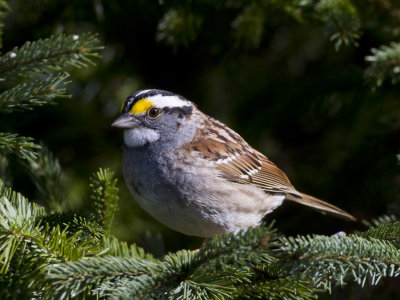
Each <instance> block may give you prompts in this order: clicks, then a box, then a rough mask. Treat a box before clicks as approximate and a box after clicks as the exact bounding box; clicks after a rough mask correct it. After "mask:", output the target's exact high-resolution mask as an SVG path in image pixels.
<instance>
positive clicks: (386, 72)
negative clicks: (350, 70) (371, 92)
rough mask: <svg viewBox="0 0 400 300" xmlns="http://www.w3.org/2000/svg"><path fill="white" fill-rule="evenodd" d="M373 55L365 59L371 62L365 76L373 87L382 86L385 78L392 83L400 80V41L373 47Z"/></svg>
mask: <svg viewBox="0 0 400 300" xmlns="http://www.w3.org/2000/svg"><path fill="white" fill-rule="evenodd" d="M371 52H372V55H369V56H366V57H365V60H366V61H367V62H368V63H369V64H370V65H369V66H368V67H367V69H366V70H365V72H364V76H365V78H366V80H367V82H368V83H370V84H371V85H372V87H373V88H377V87H380V86H381V85H382V84H383V82H384V81H385V80H390V81H391V83H392V84H396V83H398V82H399V81H400V43H391V44H390V46H385V45H384V46H381V47H379V48H373V49H371Z"/></svg>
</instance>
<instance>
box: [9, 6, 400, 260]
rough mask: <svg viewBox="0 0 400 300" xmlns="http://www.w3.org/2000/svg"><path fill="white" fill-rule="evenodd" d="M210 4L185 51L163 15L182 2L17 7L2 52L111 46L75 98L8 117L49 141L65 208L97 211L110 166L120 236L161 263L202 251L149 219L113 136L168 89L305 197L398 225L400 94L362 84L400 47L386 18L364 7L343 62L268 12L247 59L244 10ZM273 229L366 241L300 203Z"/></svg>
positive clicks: (21, 185) (25, 186) (315, 31)
mask: <svg viewBox="0 0 400 300" xmlns="http://www.w3.org/2000/svg"><path fill="white" fill-rule="evenodd" d="M203 2H204V3H205V4H204V5H196V2H188V3H191V4H190V5H188V7H183V8H182V9H184V10H185V11H188V14H189V13H190V12H191V11H194V12H196V13H197V14H198V15H201V16H202V20H203V21H202V25H201V29H199V30H198V31H197V32H196V34H195V35H194V36H193V35H191V34H190V33H189V34H188V35H187V36H185V35H183V36H180V37H179V34H178V40H179V38H180V39H181V42H178V43H175V44H174V43H173V42H172V43H171V42H168V41H166V40H165V39H164V40H163V39H162V37H160V36H159V35H158V32H159V31H157V26H159V25H158V24H159V23H160V22H161V20H162V18H163V16H164V15H165V13H166V12H167V11H168V10H169V9H170V8H171V7H179V5H178V3H176V2H174V1H172V2H169V1H166V2H165V3H164V4H160V3H159V2H157V1H118V2H117V1H101V0H94V1H60V0H58V1H45V0H42V1H11V2H10V6H11V13H10V14H9V16H8V17H7V19H6V20H5V29H4V31H5V33H4V42H3V44H4V48H3V53H5V52H6V51H9V50H11V49H12V48H13V47H15V46H20V45H22V44H23V43H24V42H25V41H27V40H36V39H39V38H46V37H49V36H50V35H52V34H56V33H61V32H62V33H68V34H71V33H74V34H75V33H76V34H79V33H83V32H87V31H90V32H92V33H98V34H99V38H100V40H101V41H102V43H103V44H104V45H105V48H104V50H102V58H101V59H98V60H96V61H95V62H96V66H93V67H90V68H83V69H78V70H76V69H75V70H71V71H72V74H73V76H72V81H73V82H72V84H71V85H70V88H69V92H70V93H71V94H72V95H73V97H72V98H71V99H69V100H65V99H60V100H59V101H57V102H58V104H57V105H55V106H44V107H41V108H38V109H35V110H33V111H28V112H22V113H14V114H12V115H2V116H1V118H2V121H1V126H2V130H3V131H7V130H8V131H12V132H17V133H19V134H22V135H26V136H32V137H34V138H35V140H37V141H43V142H44V143H45V144H46V145H47V146H48V147H49V148H50V150H51V151H53V153H54V154H55V156H56V157H58V159H59V161H60V164H61V166H62V168H63V170H64V172H65V186H64V189H65V190H66V192H67V200H66V201H67V202H68V203H67V207H68V208H69V209H72V210H87V211H90V210H91V206H90V205H91V203H90V198H89V177H90V175H91V174H92V173H93V172H95V171H96V170H97V169H98V168H99V167H109V168H110V169H111V170H113V171H114V172H115V174H116V176H117V177H118V178H119V187H120V196H121V198H120V202H119V205H120V210H119V213H118V214H117V216H116V219H115V224H114V227H113V233H114V234H115V235H116V236H118V237H119V238H121V239H123V240H127V241H129V242H136V243H138V244H139V245H141V246H144V247H145V248H146V249H147V250H149V251H151V252H153V253H155V254H156V255H161V254H162V253H164V251H175V250H178V249H181V248H197V247H199V246H200V244H201V240H200V239H197V238H191V237H187V236H184V235H182V234H179V233H177V232H174V231H172V230H170V229H168V228H166V227H165V226H163V225H161V224H160V223H158V222H157V221H155V220H154V219H153V218H152V217H150V216H149V215H148V214H147V213H146V212H144V211H143V210H142V209H141V208H140V207H139V206H138V205H137V204H136V202H135V201H134V200H133V199H132V198H131V196H130V195H129V193H128V191H127V189H126V187H125V185H124V181H123V177H122V172H121V143H122V132H120V131H118V130H116V129H112V128H111V127H110V124H111V122H112V121H113V120H114V119H115V118H116V117H117V115H118V111H119V107H120V105H121V102H122V101H124V100H125V98H126V97H127V96H129V95H130V94H131V93H133V92H135V91H137V90H139V89H144V88H158V89H166V90H170V91H173V92H176V93H179V94H181V95H183V96H185V97H186V98H188V99H190V100H192V101H193V102H195V103H196V104H197V105H198V106H199V108H200V109H201V110H203V111H205V112H206V113H208V114H210V115H212V116H214V117H215V118H217V119H219V120H221V121H223V122H225V123H226V124H227V125H229V126H230V127H232V128H233V129H234V130H236V131H237V132H238V133H239V134H241V135H242V136H243V137H244V138H245V139H246V140H247V141H248V142H249V143H250V144H251V145H252V146H253V147H255V148H256V149H258V150H260V151H261V152H262V153H264V154H265V155H267V156H268V157H269V158H270V159H271V160H272V161H274V162H275V163H276V164H277V165H278V166H279V167H280V168H281V169H282V170H284V171H285V172H286V173H287V175H288V176H289V178H290V179H291V181H292V183H293V185H294V186H295V187H296V188H297V189H299V190H300V191H303V192H306V193H309V194H312V195H315V196H317V197H320V198H321V199H324V200H327V201H329V202H332V203H334V204H335V205H337V206H339V207H341V208H343V209H345V210H347V211H349V212H350V213H352V214H353V215H355V216H356V217H357V218H359V219H360V220H362V219H367V220H370V219H371V218H376V217H378V216H381V215H382V214H389V213H395V214H399V213H400V205H399V203H400V193H399V183H400V176H399V165H398V162H397V158H396V154H398V153H399V148H400V101H399V92H400V90H399V87H398V86H396V85H392V84H391V83H390V82H385V83H384V84H383V86H381V87H378V88H376V89H373V86H372V85H371V84H369V83H368V82H367V81H366V79H365V75H364V70H365V68H366V67H367V65H368V64H367V62H366V61H365V56H367V55H370V54H371V48H373V47H378V46H380V45H381V44H389V42H390V41H392V40H396V39H398V32H399V31H396V30H398V25H397V23H396V22H395V21H393V19H392V18H391V17H390V16H389V15H390V14H389V12H388V11H387V10H385V9H383V8H382V7H380V6H374V1H367V2H365V1H364V3H366V4H365V7H364V9H363V10H361V11H360V20H361V30H362V35H361V38H360V39H359V40H358V46H354V45H349V46H342V47H341V48H340V49H339V51H336V50H335V47H334V44H333V42H331V41H330V40H329V34H327V33H326V30H325V29H326V28H324V26H323V24H321V22H316V21H315V22H314V21H309V22H299V21H298V20H295V19H293V18H290V17H288V16H287V14H285V13H283V12H282V11H277V12H276V13H275V12H274V11H272V13H271V14H270V15H269V17H268V18H267V21H266V22H265V26H264V28H263V31H262V33H261V35H260V40H259V43H256V44H255V45H250V46H249V45H248V44H246V43H245V42H243V41H241V40H240V38H237V35H235V31H234V29H233V28H234V26H233V23H232V22H233V21H232V20H234V19H235V17H236V16H237V14H238V13H239V11H240V10H241V9H242V7H240V6H237V7H236V6H234V5H233V6H232V7H228V8H226V7H225V6H222V5H215V6H214V5H213V4H211V3H208V2H207V1H203ZM356 4H357V2H356ZM179 9H181V8H179ZM396 32H397V33H396ZM157 37H158V38H157ZM12 166H13V170H12V173H13V174H12V175H13V181H14V182H13V184H14V186H15V189H16V190H18V191H21V192H23V193H24V194H26V195H27V196H28V197H30V198H31V199H35V197H36V196H37V195H35V192H34V190H35V189H34V186H33V184H32V183H30V181H29V178H28V177H27V176H26V175H25V174H24V173H23V172H22V171H20V169H19V168H18V167H17V165H16V163H15V164H12ZM267 219H268V220H272V219H275V220H276V226H277V227H278V228H279V230H281V231H283V232H285V233H287V234H292V235H296V234H304V233H321V234H328V235H329V234H333V233H335V232H338V231H341V230H344V231H346V232H352V231H354V230H362V229H363V228H364V227H363V226H362V225H361V224H352V223H349V222H346V221H343V220H340V219H337V218H334V217H330V216H323V215H321V214H319V213H318V212H316V211H313V210H312V209H309V208H304V207H300V206H299V205H296V204H292V203H285V204H284V205H283V206H282V207H280V208H279V209H277V210H276V211H275V212H274V213H272V214H271V215H269V216H268V217H267Z"/></svg>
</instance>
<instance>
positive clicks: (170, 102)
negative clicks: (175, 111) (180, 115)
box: [148, 94, 191, 108]
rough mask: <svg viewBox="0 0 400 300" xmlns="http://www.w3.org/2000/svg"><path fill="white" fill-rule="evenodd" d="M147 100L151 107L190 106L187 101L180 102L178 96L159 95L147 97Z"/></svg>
mask: <svg viewBox="0 0 400 300" xmlns="http://www.w3.org/2000/svg"><path fill="white" fill-rule="evenodd" d="M148 100H149V101H150V102H151V103H153V105H155V106H157V107H160V108H163V107H166V106H169V107H183V106H191V104H190V102H189V101H185V100H182V99H181V98H179V97H178V96H163V95H161V94H158V95H154V96H150V97H148Z"/></svg>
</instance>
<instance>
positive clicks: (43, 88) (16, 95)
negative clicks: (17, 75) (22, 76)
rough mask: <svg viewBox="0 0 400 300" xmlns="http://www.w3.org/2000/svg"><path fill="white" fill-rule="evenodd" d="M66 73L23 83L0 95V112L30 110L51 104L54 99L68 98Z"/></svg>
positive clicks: (67, 75)
mask: <svg viewBox="0 0 400 300" xmlns="http://www.w3.org/2000/svg"><path fill="white" fill-rule="evenodd" d="M68 77H69V74H68V73H65V72H61V73H58V74H55V75H51V74H50V75H48V77H46V78H45V79H42V80H34V81H29V82H23V83H20V84H18V85H16V86H15V87H12V88H10V89H8V90H6V91H4V92H2V93H1V94H0V112H8V113H9V112H13V111H21V110H31V109H32V108H33V107H34V106H42V105H43V104H46V103H53V102H52V101H53V100H54V99H55V98H63V97H64V98H69V97H70V96H69V95H66V87H67V85H68V84H69V83H70V81H68V80H67V78H68Z"/></svg>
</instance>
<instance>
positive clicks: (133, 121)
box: [111, 89, 195, 148]
mask: <svg viewBox="0 0 400 300" xmlns="http://www.w3.org/2000/svg"><path fill="white" fill-rule="evenodd" d="M194 109H195V106H194V104H193V103H192V102H190V101H189V100H186V99H185V98H183V97H181V96H179V95H176V94H174V93H171V92H168V91H163V90H155V89H152V90H142V91H138V92H136V93H134V94H132V95H131V96H129V97H128V98H127V99H126V100H125V102H124V103H122V106H121V115H120V117H119V118H118V119H116V120H115V121H114V122H113V123H112V125H111V126H113V127H118V128H122V129H123V130H124V142H125V144H126V145H127V146H128V147H142V146H145V145H149V144H155V143H156V144H158V145H160V146H163V147H164V148H174V147H179V146H181V145H182V144H184V143H185V142H186V140H190V138H191V137H192V136H193V134H194V131H195V123H194V122H193V120H192V118H191V117H192V114H193V111H194Z"/></svg>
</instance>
